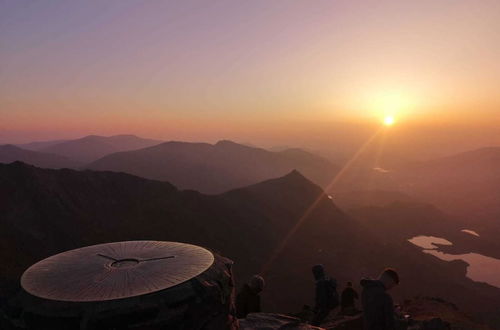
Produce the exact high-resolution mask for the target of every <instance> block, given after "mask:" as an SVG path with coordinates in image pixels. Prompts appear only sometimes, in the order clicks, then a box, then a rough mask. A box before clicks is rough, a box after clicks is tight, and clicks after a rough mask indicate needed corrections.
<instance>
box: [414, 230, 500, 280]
mask: <svg viewBox="0 0 500 330" xmlns="http://www.w3.org/2000/svg"><path fill="white" fill-rule="evenodd" d="M469 234H471V235H474V234H472V233H469ZM474 236H476V235H474ZM478 236H479V235H478ZM478 239H479V238H478ZM408 241H409V242H410V243H412V244H414V245H416V246H418V247H421V248H422V249H423V250H422V252H424V253H427V254H431V255H433V256H435V257H436V258H439V259H441V260H444V261H453V260H463V261H465V262H466V263H467V264H468V265H469V266H468V267H467V277H468V278H470V279H471V280H473V281H476V282H484V283H488V284H490V285H493V286H496V287H498V288H500V260H499V259H496V258H491V257H487V256H484V255H482V254H478V253H466V254H448V253H444V252H441V251H438V249H439V245H453V243H452V242H450V241H448V240H446V239H444V238H441V237H434V236H416V237H413V238H411V239H409V240H408Z"/></svg>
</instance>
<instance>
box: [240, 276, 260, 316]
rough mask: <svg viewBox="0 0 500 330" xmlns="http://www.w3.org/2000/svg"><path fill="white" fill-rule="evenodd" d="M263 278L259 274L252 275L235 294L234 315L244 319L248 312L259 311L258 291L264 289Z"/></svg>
mask: <svg viewBox="0 0 500 330" xmlns="http://www.w3.org/2000/svg"><path fill="white" fill-rule="evenodd" d="M264 285H265V282H264V279H263V278H262V276H260V275H254V276H252V278H251V279H250V282H249V283H245V285H244V286H243V288H242V289H241V291H240V292H239V293H238V294H237V295H236V317H237V318H239V319H244V318H245V317H247V315H248V314H250V313H259V312H260V311H261V308H260V293H261V292H262V290H263V289H264Z"/></svg>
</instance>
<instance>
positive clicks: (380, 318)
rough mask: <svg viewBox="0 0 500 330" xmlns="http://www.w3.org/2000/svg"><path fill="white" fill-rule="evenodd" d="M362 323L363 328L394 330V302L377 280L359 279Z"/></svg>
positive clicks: (369, 329)
mask: <svg viewBox="0 0 500 330" xmlns="http://www.w3.org/2000/svg"><path fill="white" fill-rule="evenodd" d="M361 286H362V287H363V292H362V293H361V303H362V305H363V321H364V322H363V323H364V329H365V330H394V329H395V325H394V304H393V302H392V298H391V296H390V295H389V294H388V293H387V292H386V289H385V286H384V284H383V283H382V282H381V281H379V280H372V279H363V280H361Z"/></svg>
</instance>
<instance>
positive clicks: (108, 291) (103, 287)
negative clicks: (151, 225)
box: [21, 241, 214, 302]
mask: <svg viewBox="0 0 500 330" xmlns="http://www.w3.org/2000/svg"><path fill="white" fill-rule="evenodd" d="M213 263H214V256H213V254H212V253H211V252H210V251H208V250H206V249H204V248H202V247H199V246H195V245H190V244H185V243H177V242H160V241H128V242H116V243H106V244H98V245H92V246H88V247H83V248H80V249H75V250H71V251H67V252H63V253H60V254H56V255H54V256H52V257H49V258H47V259H44V260H42V261H40V262H37V263H36V264H34V265H33V266H31V267H30V268H28V269H27V270H26V271H25V272H24V274H23V275H22V277H21V285H22V287H23V288H24V290H26V291H27V292H28V293H30V294H32V295H34V296H36V297H39V298H44V299H50V300H57V301H68V302H92V301H108V300H114V299H123V298H129V297H135V296H139V295H143V294H148V293H153V292H156V291H160V290H164V289H167V288H170V287H173V286H176V285H178V284H181V283H183V282H186V281H188V280H190V279H192V278H194V277H196V276H198V275H199V274H201V273H203V272H204V271H206V270H207V269H208V268H209V267H210V266H211V265H212V264H213Z"/></svg>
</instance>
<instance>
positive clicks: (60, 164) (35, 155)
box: [0, 144, 82, 168]
mask: <svg viewBox="0 0 500 330" xmlns="http://www.w3.org/2000/svg"><path fill="white" fill-rule="evenodd" d="M15 161H22V162H25V163H29V164H32V165H35V166H38V167H44V168H65V167H68V168H76V167H79V166H81V165H82V164H81V163H79V162H77V161H74V160H72V159H70V158H67V157H64V156H60V155H56V154H51V153H46V152H38V151H32V150H27V149H22V148H19V147H17V146H15V145H12V144H5V145H0V163H12V162H15Z"/></svg>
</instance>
